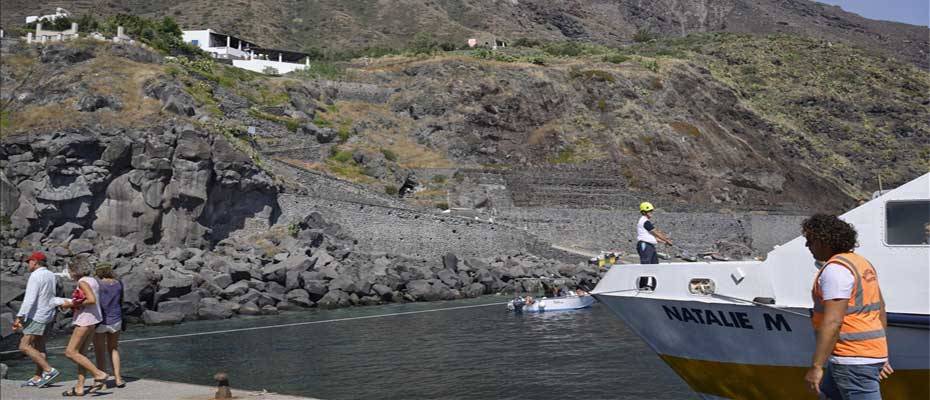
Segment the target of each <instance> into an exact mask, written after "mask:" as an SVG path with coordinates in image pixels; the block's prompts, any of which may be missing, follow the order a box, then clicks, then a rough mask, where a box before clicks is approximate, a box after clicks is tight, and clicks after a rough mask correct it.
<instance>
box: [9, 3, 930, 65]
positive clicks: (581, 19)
mask: <svg viewBox="0 0 930 400" xmlns="http://www.w3.org/2000/svg"><path fill="white" fill-rule="evenodd" d="M59 6H60V7H63V8H65V9H67V10H69V11H71V12H72V13H73V14H74V15H76V16H80V15H83V14H87V13H93V14H97V15H110V14H115V13H132V14H139V15H143V16H147V17H161V16H171V17H173V18H175V19H177V20H178V21H179V22H180V23H181V25H182V26H184V27H185V28H192V29H193V28H198V29H199V28H213V29H216V30H218V31H221V32H228V33H230V34H235V35H240V36H242V37H244V38H247V39H250V40H254V41H257V42H258V43H261V44H262V45H265V46H269V47H285V48H292V49H295V50H303V51H308V50H314V49H322V50H326V51H346V50H358V49H362V48H366V47H394V48H397V47H403V46H405V45H407V44H408V43H409V42H410V41H411V40H412V39H413V37H414V36H415V35H416V34H417V33H420V32H426V33H430V34H433V35H435V36H436V37H438V38H440V39H442V40H445V41H449V42H452V43H455V44H459V45H462V44H464V43H465V40H466V39H467V38H469V37H473V36H475V35H484V36H487V35H492V36H499V37H501V38H503V39H505V40H511V41H512V40H515V39H518V38H523V37H525V38H530V39H536V40H554V41H558V40H578V41H587V42H592V43H599V44H603V45H609V46H619V45H623V44H628V43H630V42H631V41H632V38H633V37H634V35H636V34H637V32H640V31H649V32H651V33H652V34H654V35H657V36H662V37H677V36H685V35H687V34H689V33H700V32H734V33H750V34H761V35H765V34H773V33H788V34H799V35H804V36H811V37H816V38H820V39H824V40H831V41H840V42H845V43H849V44H854V45H857V46H860V47H863V48H867V49H869V50H871V51H876V52H880V53H883V54H886V55H889V56H894V57H899V58H902V59H905V60H908V61H909V62H911V63H914V64H917V65H919V66H922V67H927V66H928V65H930V61H928V53H927V49H928V48H930V42H928V37H930V29H928V28H927V27H923V26H916V25H908V24H904V23H898V22H890V21H877V20H870V19H867V18H864V17H862V16H859V15H857V14H854V13H850V12H847V11H844V10H842V9H841V8H840V7H837V6H832V5H827V4H822V3H816V2H812V1H806V0H769V1H761V2H758V1H749V0H723V1H709V0H667V1H661V2H654V1H648V0H622V1H606V0H571V1H564V2H558V3H553V2H550V1H544V0H508V1H501V0H398V1H391V2H385V1H375V0H350V1H343V0H314V1H306V2H297V1H295V0H274V1H265V2H261V3H259V2H256V1H248V0H237V1H234V2H233V3H230V4H229V6H228V7H222V8H220V7H215V6H213V5H211V4H210V2H209V1H206V0H194V1H180V0H168V1H163V2H157V3H151V2H147V1H140V0H124V1H120V2H113V1H107V2H104V1H98V0H71V1H39V2H27V1H25V0H10V1H5V2H3V4H2V5H0V11H2V15H3V16H2V18H0V22H2V24H3V25H4V26H5V27H8V28H9V27H16V26H19V25H21V24H22V22H21V21H23V18H24V17H25V16H26V15H41V14H42V13H44V12H47V11H49V10H51V9H53V8H54V7H59Z"/></svg>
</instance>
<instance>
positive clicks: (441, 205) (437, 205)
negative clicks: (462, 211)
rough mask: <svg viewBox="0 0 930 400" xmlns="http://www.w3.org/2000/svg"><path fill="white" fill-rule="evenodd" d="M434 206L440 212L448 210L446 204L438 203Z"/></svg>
mask: <svg viewBox="0 0 930 400" xmlns="http://www.w3.org/2000/svg"><path fill="white" fill-rule="evenodd" d="M435 206H436V208H438V209H440V210H448V209H449V203H446V202H439V203H436V204H435Z"/></svg>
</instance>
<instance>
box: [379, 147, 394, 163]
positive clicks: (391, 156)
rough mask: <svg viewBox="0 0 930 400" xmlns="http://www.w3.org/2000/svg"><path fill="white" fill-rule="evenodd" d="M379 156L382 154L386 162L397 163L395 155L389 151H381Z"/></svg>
mask: <svg viewBox="0 0 930 400" xmlns="http://www.w3.org/2000/svg"><path fill="white" fill-rule="evenodd" d="M381 154H384V158H385V159H387V160H388V161H397V153H395V152H393V151H391V150H390V149H381Z"/></svg>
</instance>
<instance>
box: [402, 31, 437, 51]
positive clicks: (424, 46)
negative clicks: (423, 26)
mask: <svg viewBox="0 0 930 400" xmlns="http://www.w3.org/2000/svg"><path fill="white" fill-rule="evenodd" d="M408 47H409V49H410V51H411V52H413V54H432V53H433V52H434V51H436V50H437V49H439V43H438V42H436V39H433V35H432V34H431V33H429V32H419V33H417V34H416V35H413V40H412V41H411V42H410V45H409V46H408Z"/></svg>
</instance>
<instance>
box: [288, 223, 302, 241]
mask: <svg viewBox="0 0 930 400" xmlns="http://www.w3.org/2000/svg"><path fill="white" fill-rule="evenodd" d="M287 233H288V234H289V235H291V237H297V234H299V233H300V225H299V224H298V223H296V222H292V223H290V224H288V225H287Z"/></svg>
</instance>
